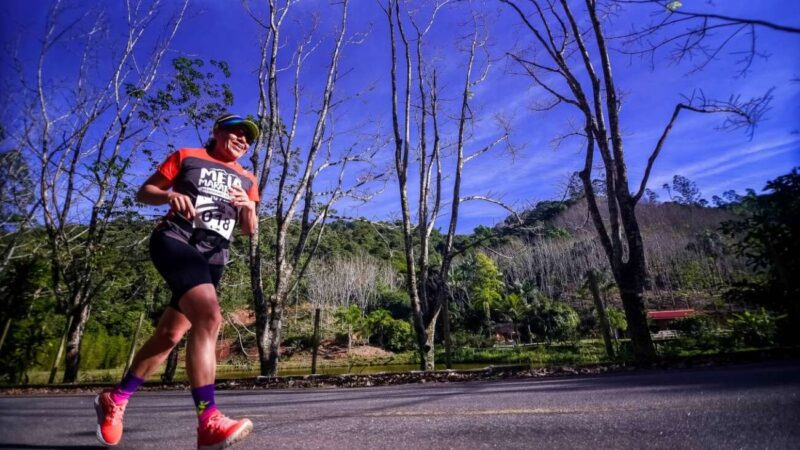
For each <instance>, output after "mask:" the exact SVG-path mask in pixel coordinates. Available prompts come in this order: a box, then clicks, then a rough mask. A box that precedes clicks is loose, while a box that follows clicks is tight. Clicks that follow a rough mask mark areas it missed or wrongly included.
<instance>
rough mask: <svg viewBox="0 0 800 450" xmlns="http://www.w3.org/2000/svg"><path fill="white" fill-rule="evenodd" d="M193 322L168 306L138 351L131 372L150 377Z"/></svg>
mask: <svg viewBox="0 0 800 450" xmlns="http://www.w3.org/2000/svg"><path fill="white" fill-rule="evenodd" d="M191 327H192V324H191V322H189V319H187V318H186V316H185V315H184V314H182V313H180V312H179V311H178V310H176V309H175V308H169V307H168V308H167V309H166V310H165V311H164V313H163V314H161V318H160V319H158V326H157V327H156V330H155V332H154V333H153V336H152V337H150V339H148V340H147V342H145V344H144V345H143V346H142V348H141V349H139V351H138V352H137V353H136V356H134V358H133V364H131V368H130V372H131V373H132V374H133V375H135V376H137V377H139V378H142V379H146V378H148V377H149V376H150V375H152V374H153V372H155V371H156V369H158V367H159V366H160V365H161V364H162V363H163V362H164V360H166V359H167V357H168V356H169V353H170V352H171V351H172V348H173V347H175V346H176V345H178V343H179V342H180V341H181V338H182V337H183V335H184V334H186V332H187V331H189V328H191Z"/></svg>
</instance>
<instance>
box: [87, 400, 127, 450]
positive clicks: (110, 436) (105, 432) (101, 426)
mask: <svg viewBox="0 0 800 450" xmlns="http://www.w3.org/2000/svg"><path fill="white" fill-rule="evenodd" d="M126 406H128V401H127V400H125V401H124V402H122V403H120V404H116V403H114V400H111V390H110V389H108V390H105V391H103V392H101V393H99V394H97V397H95V398H94V410H95V411H96V412H97V439H98V440H99V441H100V442H102V443H103V444H105V445H117V444H119V440H120V439H122V417H123V416H124V415H125V407H126Z"/></svg>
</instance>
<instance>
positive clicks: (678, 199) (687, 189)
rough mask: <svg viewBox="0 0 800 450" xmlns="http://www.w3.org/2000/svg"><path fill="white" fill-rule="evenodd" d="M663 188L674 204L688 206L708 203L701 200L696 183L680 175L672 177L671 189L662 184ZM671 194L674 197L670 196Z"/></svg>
mask: <svg viewBox="0 0 800 450" xmlns="http://www.w3.org/2000/svg"><path fill="white" fill-rule="evenodd" d="M663 187H664V189H666V190H667V191H668V192H669V193H670V197H671V198H672V201H673V202H675V203H678V204H681V205H688V206H706V205H708V201H707V200H705V199H703V196H702V194H701V193H700V189H698V188H697V183H695V182H694V181H692V180H690V179H688V178H686V177H684V176H682V175H675V176H673V177H672V189H670V187H669V185H668V184H664V186H663ZM673 192H674V193H675V195H673V194H672V193H673Z"/></svg>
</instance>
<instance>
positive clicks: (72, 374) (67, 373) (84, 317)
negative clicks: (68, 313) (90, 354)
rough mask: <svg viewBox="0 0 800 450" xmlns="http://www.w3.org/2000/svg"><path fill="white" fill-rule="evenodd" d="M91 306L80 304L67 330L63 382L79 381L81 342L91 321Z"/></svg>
mask: <svg viewBox="0 0 800 450" xmlns="http://www.w3.org/2000/svg"><path fill="white" fill-rule="evenodd" d="M90 311H91V306H90V305H87V304H80V303H79V306H78V307H77V308H76V310H75V311H74V312H73V317H74V318H73V319H72V320H71V321H70V323H71V326H70V328H69V331H67V346H66V351H67V355H66V359H65V361H64V379H63V380H62V382H63V383H74V382H76V381H78V369H79V366H80V362H81V343H82V342H83V332H84V330H85V329H86V322H88V321H89V313H90Z"/></svg>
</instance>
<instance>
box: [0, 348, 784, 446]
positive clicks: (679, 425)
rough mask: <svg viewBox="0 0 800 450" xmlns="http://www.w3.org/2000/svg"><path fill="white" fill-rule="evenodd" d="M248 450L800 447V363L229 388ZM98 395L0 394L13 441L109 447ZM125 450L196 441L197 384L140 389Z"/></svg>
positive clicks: (220, 399) (3, 430)
mask: <svg viewBox="0 0 800 450" xmlns="http://www.w3.org/2000/svg"><path fill="white" fill-rule="evenodd" d="M217 395H218V396H217V404H218V405H220V407H221V409H222V410H223V411H224V412H225V413H227V414H229V415H233V416H239V417H240V416H243V415H244V416H247V417H250V418H251V419H252V420H253V422H254V424H255V428H254V431H253V434H252V435H251V436H250V437H249V438H248V439H247V440H246V441H244V442H242V443H240V444H238V445H237V446H236V447H235V448H237V449H316V448H334V449H339V448H341V449H345V448H346V449H361V448H376V449H401V450H405V449H409V450H410V449H422V448H436V449H447V448H452V449H473V448H503V449H505V448H547V449H550V448H592V449H605V448H669V449H680V448H697V449H701V448H702V449H708V448H720V449H738V448H759V449H778V448H795V449H797V448H800V361H793V362H781V363H767V364H759V365H743V366H730V367H722V368H705V369H687V370H670V371H658V372H655V371H647V372H636V373H628V374H612V375H604V376H591V377H569V378H547V379H518V380H503V381H488V382H468V383H453V384H416V385H403V386H390V387H374V388H359V389H294V390H291V389H290V390H267V391H265V390H259V391H226V392H218V394H217ZM92 400H93V397H92V396H89V395H69V396H47V397H44V396H35V397H0V449H5V448H14V449H44V448H66V449H90V448H100V447H99V446H98V445H97V442H96V441H95V437H94V427H95V415H94V410H93V408H92ZM125 425H126V428H125V435H124V437H123V440H122V443H121V444H120V445H119V448H126V449H145V448H159V449H161V448H164V449H170V450H179V449H190V448H194V446H195V430H194V427H195V426H196V421H195V417H194V413H193V408H192V400H191V396H190V395H189V393H188V392H164V393H158V392H141V393H139V394H137V395H136V396H134V398H133V399H132V400H131V403H130V404H129V406H128V410H127V413H126V417H125Z"/></svg>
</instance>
